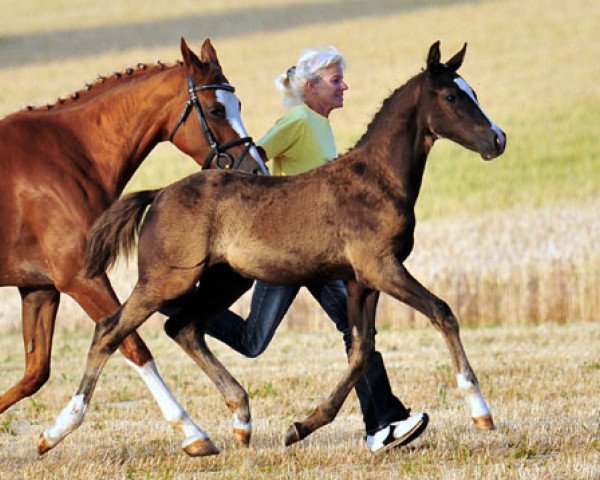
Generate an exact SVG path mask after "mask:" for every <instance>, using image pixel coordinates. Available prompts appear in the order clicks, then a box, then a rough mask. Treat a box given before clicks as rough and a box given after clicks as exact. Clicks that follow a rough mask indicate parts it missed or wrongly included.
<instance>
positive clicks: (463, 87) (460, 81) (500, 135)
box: [454, 77, 506, 143]
mask: <svg viewBox="0 0 600 480" xmlns="http://www.w3.org/2000/svg"><path fill="white" fill-rule="evenodd" d="M454 83H456V85H458V88H460V89H461V90H462V91H463V92H465V93H466V94H467V95H468V96H469V97H470V98H471V100H473V102H474V103H475V105H477V107H478V108H479V111H480V112H481V113H482V114H483V116H484V117H485V118H486V119H487V121H488V122H490V125H491V126H492V130H493V131H494V132H495V133H496V135H498V138H499V139H500V141H501V143H504V142H505V141H506V139H505V138H504V134H503V133H502V130H501V129H500V127H499V126H498V125H496V124H495V123H494V121H493V120H492V119H491V118H490V117H488V116H487V114H486V113H485V112H484V111H483V108H481V105H479V102H478V101H477V99H476V98H475V94H474V93H473V89H471V87H470V86H469V84H468V83H467V82H465V80H464V79H463V78H461V77H456V78H455V79H454Z"/></svg>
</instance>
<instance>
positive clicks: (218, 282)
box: [165, 264, 252, 446]
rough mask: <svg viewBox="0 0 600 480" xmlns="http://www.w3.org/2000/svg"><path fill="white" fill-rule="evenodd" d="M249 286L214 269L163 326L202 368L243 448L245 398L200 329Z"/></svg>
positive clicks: (247, 424) (248, 431) (248, 425)
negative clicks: (220, 398) (222, 402)
mask: <svg viewBox="0 0 600 480" xmlns="http://www.w3.org/2000/svg"><path fill="white" fill-rule="evenodd" d="M251 285H252V282H251V281H250V280H247V279H244V278H242V277H240V276H239V275H237V274H236V273H234V272H233V271H231V269H230V267H229V266H228V265H224V264H220V265H215V266H214V267H211V268H210V269H209V270H208V271H207V272H206V273H205V274H204V275H203V276H202V279H201V281H200V287H199V288H198V290H197V291H196V292H195V295H194V299H193V300H192V301H190V302H189V303H188V304H187V305H186V307H185V308H184V309H183V310H182V311H181V312H179V313H177V315H174V316H173V317H172V318H170V319H169V320H168V321H167V322H166V324H165V331H166V332H167V335H169V336H170V337H171V338H172V339H173V340H175V342H177V343H178V344H179V345H180V346H181V348H182V349H183V350H184V351H185V352H186V353H187V354H188V355H189V356H190V357H191V358H192V359H193V360H194V361H195V362H196V363H197V364H198V365H199V366H200V367H201V368H202V370H203V371H204V372H205V373H206V375H207V376H208V377H209V378H210V379H211V381H212V382H213V383H214V384H215V385H216V387H217V388H218V389H219V392H221V395H222V396H223V398H224V399H225V403H226V405H227V407H228V408H229V410H230V411H231V412H232V413H233V434H234V435H235V437H236V439H237V440H238V441H239V442H240V443H242V444H243V445H245V446H248V445H249V444H250V438H251V436H252V420H251V415H250V405H249V402H248V395H247V393H246V391H245V390H244V388H243V387H242V386H241V385H240V384H239V383H238V382H237V380H236V379H235V378H234V377H233V376H232V375H231V374H230V373H229V372H228V371H227V369H226V368H225V367H224V366H223V364H221V362H219V360H217V358H216V357H215V356H214V355H213V354H212V352H211V351H210V349H209V348H208V346H207V345H206V341H205V338H204V325H205V322H206V321H207V319H209V318H211V317H212V316H213V315H215V314H217V313H220V312H222V311H223V310H225V309H226V308H228V307H229V306H230V305H231V304H232V303H233V302H234V301H235V300H237V299H238V298H239V297H240V296H241V295H242V294H243V293H244V292H246V291H247V290H248V289H249V288H250V286H251Z"/></svg>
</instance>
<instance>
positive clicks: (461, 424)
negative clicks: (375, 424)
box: [0, 323, 600, 480]
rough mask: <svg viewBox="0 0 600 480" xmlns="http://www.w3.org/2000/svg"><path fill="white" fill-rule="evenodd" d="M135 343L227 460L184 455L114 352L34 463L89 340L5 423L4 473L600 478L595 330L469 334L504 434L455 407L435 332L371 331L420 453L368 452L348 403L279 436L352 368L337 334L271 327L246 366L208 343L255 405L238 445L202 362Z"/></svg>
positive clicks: (9, 361)
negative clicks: (286, 438) (83, 406)
mask: <svg viewBox="0 0 600 480" xmlns="http://www.w3.org/2000/svg"><path fill="white" fill-rule="evenodd" d="M142 333H143V336H144V338H145V339H146V340H147V341H148V343H149V345H150V347H151V349H152V350H153V352H154V353H155V355H156V357H157V363H158V366H159V368H160V369H161V370H162V371H163V373H164V374H165V380H166V381H167V383H168V384H169V385H170V386H171V387H172V389H173V391H174V393H175V395H176V396H177V397H178V399H179V400H180V401H181V403H182V404H183V405H184V406H185V407H186V408H187V409H188V411H189V412H190V414H191V415H192V417H193V418H194V419H195V420H196V421H197V422H198V424H199V425H200V426H202V427H203V428H204V429H206V430H207V432H208V433H209V434H210V435H211V438H213V440H214V441H215V442H216V444H217V445H218V447H219V448H220V449H221V450H222V453H221V454H220V455H218V456H216V457H209V458H203V459H192V458H189V457H187V456H186V455H185V454H184V453H183V452H182V451H181V450H180V442H181V440H182V437H181V434H180V432H179V431H175V430H172V429H171V428H170V427H168V426H167V425H166V423H165V422H164V421H163V420H162V419H161V417H160V412H159V410H158V407H157V406H156V405H155V404H154V401H153V400H152V399H151V398H150V397H149V395H148V393H147V391H146V389H145V387H144V386H143V384H142V382H141V381H140V380H139V378H138V377H137V375H135V373H134V372H133V370H132V369H130V368H129V367H128V366H126V364H125V361H124V360H123V358H122V357H121V355H120V354H118V355H116V356H115V357H114V358H112V359H111V360H110V361H109V363H108V365H107V367H106V369H105V371H104V373H103V375H102V377H101V379H100V382H99V385H98V388H97V390H96V395H95V397H94V399H93V403H92V404H91V406H90V409H89V411H88V414H87V417H86V421H85V422H84V424H83V425H82V427H80V429H79V430H77V431H76V432H75V433H73V434H72V435H71V436H69V437H67V439H66V440H64V442H63V443H61V444H59V445H58V446H57V447H56V448H55V449H54V450H52V451H50V452H49V453H47V454H46V455H45V456H44V457H43V458H38V456H37V453H36V450H35V446H36V442H37V438H38V435H39V433H40V432H41V430H42V429H43V428H45V427H47V426H49V424H50V423H51V421H52V420H53V418H54V416H55V415H56V414H57V413H58V410H59V408H61V407H62V406H64V405H65V404H66V402H67V401H68V399H69V398H70V395H71V394H72V393H73V391H74V388H75V384H76V382H77V381H78V379H79V376H80V374H81V362H82V360H83V352H84V351H85V349H86V348H87V346H88V344H89V340H90V339H89V335H87V334H85V333H84V332H81V331H80V332H75V333H63V334H61V335H59V336H58V338H57V339H56V342H55V353H54V371H53V376H52V379H51V380H50V382H49V383H48V384H47V386H46V387H44V388H43V389H42V391H41V392H40V393H38V394H37V395H35V397H34V398H32V399H26V400H24V401H23V402H21V403H20V404H19V405H18V406H17V407H16V408H14V409H12V410H10V411H8V412H6V413H4V414H3V416H2V418H1V422H0V445H1V448H0V478H2V479H9V478H28V479H29V478H36V479H44V478H87V479H104V478H123V479H125V478H136V479H137V478H142V479H143V478H150V479H159V478H160V479H163V478H173V479H188V478H189V479H192V478H215V479H236V478H248V479H262V478H289V479H296V478H307V479H331V478H334V479H355V478H361V479H362V478H365V479H366V478H370V479H388V478H407V479H411V478H415V479H416V478H419V479H421V478H439V479H457V480H462V479H471V478H478V479H596V478H598V477H599V476H600V409H599V408H598V402H597V397H598V376H599V375H600V362H599V358H598V353H597V349H595V348H590V346H591V345H597V344H598V342H600V332H599V331H598V329H597V328H596V326H595V325H594V324H591V323H580V324H577V323H572V324H567V325H558V324H545V325H540V326H518V327H516V326H513V327H511V326H503V327H495V328H491V327H486V328H477V329H463V339H464V343H465V346H466V349H467V352H468V354H469V355H470V359H471V362H472V364H473V366H474V368H475V370H476V372H477V374H478V375H479V379H480V382H481V385H482V390H483V392H484V395H485V396H486V398H487V400H488V401H489V403H490V406H491V408H492V410H493V412H494V419H495V422H496V426H497V430H496V431H493V432H482V431H479V430H477V429H476V428H475V427H474V426H473V425H472V423H471V420H470V418H469V416H468V411H467V408H466V405H465V404H464V402H463V401H462V399H461V398H459V397H458V395H457V393H456V390H455V387H454V383H455V382H454V378H453V374H452V371H451V367H450V358H449V355H448V353H447V351H446V348H445V345H444V342H443V340H442V338H441V337H440V336H439V335H438V334H437V333H436V332H435V331H434V330H433V328H429V327H428V328H413V329H411V328H406V329H403V330H398V331H389V330H385V331H380V333H379V335H378V348H379V349H380V350H381V351H382V352H383V353H384V358H385V360H386V364H387V368H388V370H389V374H390V379H391V382H392V385H393V388H394V391H395V392H396V393H397V394H398V395H399V396H401V398H402V399H403V401H404V402H405V403H406V404H407V405H408V406H410V407H412V408H413V409H414V410H415V411H419V410H425V411H427V412H428V413H429V415H430V417H431V420H430V424H429V427H428V428H427V430H426V431H425V433H424V434H423V436H422V437H421V438H420V439H418V440H417V441H416V442H415V443H414V444H413V445H411V446H408V447H405V448H402V449H399V450H396V451H392V452H389V453H387V454H384V455H381V456H374V455H372V454H371V453H369V452H368V450H367V449H366V446H365V444H364V441H363V435H364V430H363V427H362V421H361V416H360V412H359V408H358V402H357V400H356V397H355V395H354V393H352V394H351V396H350V397H349V399H348V401H347V402H346V404H345V405H344V407H343V409H342V411H341V413H340V416H339V417H338V418H337V419H336V420H335V421H334V422H333V423H332V424H330V425H328V426H326V427H324V428H322V429H321V430H319V431H317V432H315V433H314V434H313V435H312V436H310V437H309V438H307V439H305V440H304V441H302V442H300V443H299V444H297V445H295V446H292V447H290V448H287V449H286V448H284V446H283V434H284V432H285V430H286V429H287V427H288V426H289V425H290V423H291V422H293V421H295V420H298V419H299V418H301V417H303V416H304V415H306V414H307V413H308V412H309V411H310V410H311V409H312V408H314V406H315V405H316V403H317V402H318V401H319V399H322V398H324V396H325V395H326V394H328V393H329V391H330V390H331V388H332V385H333V383H334V382H335V381H336V380H337V379H338V378H339V376H340V372H341V371H342V369H343V368H345V365H346V364H345V358H344V355H343V353H342V348H341V347H342V342H341V339H340V338H339V336H338V334H337V333H335V332H332V331H326V332H314V333H300V332H279V333H278V334H277V335H276V337H275V340H274V341H273V344H272V346H271V347H270V348H269V349H268V350H267V352H266V353H265V354H264V355H263V356H262V357H260V358H259V359H255V360H248V359H244V358H242V357H241V356H239V355H238V354H236V353H233V352H232V351H231V350H230V349H228V348H226V347H223V346H222V345H220V344H218V343H217V342H214V343H212V345H213V346H214V347H215V351H216V352H217V353H218V356H219V358H220V360H222V361H223V362H224V363H225V365H227V366H228V367H230V368H231V371H232V372H233V373H234V375H236V376H237V378H238V380H240V381H241V382H242V384H243V385H244V386H245V387H246V388H247V390H248V392H249V393H250V397H251V407H252V412H253V416H254V437H253V441H252V445H251V447H250V448H249V449H245V448H242V447H240V446H238V445H237V444H236V443H235V440H234V439H233V435H232V434H231V433H230V429H231V421H230V415H229V411H228V410H227V408H226V407H225V405H224V404H223V402H222V401H221V398H220V396H219V394H218V392H217V391H216V389H215V388H214V387H213V386H212V384H210V383H209V381H208V380H207V379H206V377H205V376H204V375H203V374H202V373H201V372H200V370H199V369H198V367H197V366H196V365H195V364H193V363H192V361H191V360H189V359H188V358H187V357H186V356H185V354H183V353H182V352H181V351H180V350H179V348H178V347H177V346H176V345H175V344H174V343H173V342H171V341H170V340H168V339H166V338H165V335H164V334H162V332H161V331H160V329H159V328H157V329H145V330H144V331H143V332H142ZM0 352H2V353H1V354H0V360H1V361H2V365H3V375H2V382H3V385H5V384H8V383H9V382H10V381H11V380H16V379H17V378H18V376H19V375H20V372H21V361H22V360H21V359H22V352H21V348H20V345H19V338H18V335H17V334H16V333H15V334H11V335H8V336H3V337H2V338H1V339H0Z"/></svg>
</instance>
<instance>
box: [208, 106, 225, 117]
mask: <svg viewBox="0 0 600 480" xmlns="http://www.w3.org/2000/svg"><path fill="white" fill-rule="evenodd" d="M210 114H211V115H212V116H214V117H218V118H225V116H226V114H225V107H223V105H215V106H214V107H213V108H211V109H210Z"/></svg>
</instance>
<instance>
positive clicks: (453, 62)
mask: <svg viewBox="0 0 600 480" xmlns="http://www.w3.org/2000/svg"><path fill="white" fill-rule="evenodd" d="M466 51H467V44H466V43H465V44H464V45H463V47H462V48H461V49H460V51H459V52H458V53H456V54H454V56H453V57H452V58H451V59H450V60H448V61H447V62H446V65H447V66H448V68H451V69H452V70H453V71H454V72H456V71H457V70H458V69H459V68H460V66H461V65H462V62H463V59H464V58H465V53H466Z"/></svg>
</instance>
